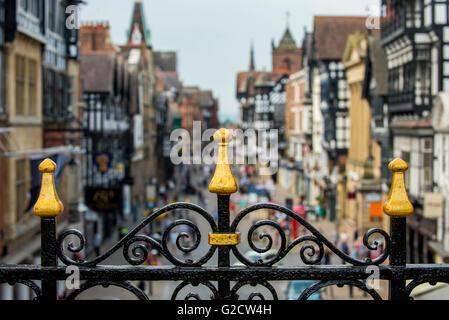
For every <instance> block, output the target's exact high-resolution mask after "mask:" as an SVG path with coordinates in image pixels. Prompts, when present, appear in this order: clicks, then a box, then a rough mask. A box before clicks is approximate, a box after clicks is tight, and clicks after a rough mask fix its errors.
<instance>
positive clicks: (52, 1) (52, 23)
mask: <svg viewBox="0 0 449 320" xmlns="http://www.w3.org/2000/svg"><path fill="white" fill-rule="evenodd" d="M48 6H49V7H48V28H49V29H50V30H51V31H54V32H56V0H49V4H48Z"/></svg>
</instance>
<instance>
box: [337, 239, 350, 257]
mask: <svg viewBox="0 0 449 320" xmlns="http://www.w3.org/2000/svg"><path fill="white" fill-rule="evenodd" d="M339 238H340V244H339V246H338V248H339V249H340V251H341V252H343V253H344V254H345V255H349V247H348V235H347V234H346V233H342V234H340V237H339ZM345 263H346V261H345V260H344V259H342V264H345Z"/></svg>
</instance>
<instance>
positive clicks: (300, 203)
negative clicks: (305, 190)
mask: <svg viewBox="0 0 449 320" xmlns="http://www.w3.org/2000/svg"><path fill="white" fill-rule="evenodd" d="M303 202H304V197H303V196H301V197H300V198H299V199H298V204H297V205H296V206H295V207H294V208H293V212H295V213H296V214H297V215H298V216H300V217H301V218H303V219H304V220H306V219H307V212H306V208H305V207H304V205H303ZM292 228H293V239H296V238H297V237H298V221H296V220H295V219H293V221H292ZM303 229H304V227H303V226H301V232H303Z"/></svg>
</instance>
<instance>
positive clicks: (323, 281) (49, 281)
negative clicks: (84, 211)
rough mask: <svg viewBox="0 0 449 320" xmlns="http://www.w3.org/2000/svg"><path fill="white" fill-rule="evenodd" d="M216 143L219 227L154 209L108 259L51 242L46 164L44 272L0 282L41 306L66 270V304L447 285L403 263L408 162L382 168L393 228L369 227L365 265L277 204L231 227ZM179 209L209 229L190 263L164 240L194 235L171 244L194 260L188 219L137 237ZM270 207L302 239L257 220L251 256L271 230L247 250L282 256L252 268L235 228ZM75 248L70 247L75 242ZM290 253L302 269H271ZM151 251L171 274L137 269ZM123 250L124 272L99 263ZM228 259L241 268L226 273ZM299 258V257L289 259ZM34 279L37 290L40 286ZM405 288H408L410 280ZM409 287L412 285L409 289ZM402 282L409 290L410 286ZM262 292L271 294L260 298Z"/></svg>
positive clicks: (64, 238) (405, 295) (9, 272)
mask: <svg viewBox="0 0 449 320" xmlns="http://www.w3.org/2000/svg"><path fill="white" fill-rule="evenodd" d="M214 138H215V140H216V141H217V142H218V144H219V151H218V161H217V167H216V171H215V175H214V177H213V179H212V181H211V184H210V185H209V190H210V191H211V192H213V193H216V194H217V195H218V219H217V221H215V219H214V218H213V216H212V215H211V214H209V213H208V212H206V211H205V210H204V209H202V208H201V207H199V206H197V205H195V204H190V203H174V204H170V205H167V206H165V207H163V208H161V209H158V210H156V211H155V212H154V213H152V214H151V215H149V216H148V217H147V218H146V219H145V220H143V221H142V222H141V223H140V224H138V225H137V226H136V227H135V228H134V229H133V230H131V231H130V232H129V233H128V234H127V235H126V236H125V237H123V238H122V239H121V240H120V241H119V242H117V243H116V244H115V245H114V246H113V247H112V248H111V249H110V250H109V251H107V252H105V253H104V254H102V255H101V256H98V257H96V258H94V259H93V260H82V259H76V258H74V256H76V255H75V254H76V253H79V252H81V251H82V250H83V248H84V245H85V240H84V237H83V235H82V234H81V232H79V231H77V230H68V231H65V232H63V233H62V234H60V235H59V237H58V238H57V236H56V223H55V217H56V216H57V215H58V214H59V213H60V212H61V211H62V204H61V203H60V201H59V200H58V196H57V194H56V191H55V188H54V178H53V172H54V170H55V168H56V166H55V164H54V163H53V162H52V161H51V160H49V159H47V160H45V161H44V162H43V163H42V164H41V166H40V170H41V171H42V172H43V177H42V181H43V182H42V188H41V195H40V197H39V200H38V201H37V203H36V205H35V208H34V212H35V214H36V215H38V216H39V217H40V218H41V231H42V232H41V239H42V244H41V249H42V250H41V251H42V259H41V263H42V265H0V282H3V283H8V284H10V285H13V284H16V283H19V284H23V285H25V286H28V287H29V288H30V289H31V290H33V291H34V293H35V296H36V299H38V300H56V299H57V292H56V288H57V281H61V280H66V278H67V276H68V275H67V273H66V271H67V268H68V267H69V266H71V267H75V266H76V268H78V270H79V279H80V280H81V281H82V284H81V285H80V287H79V288H78V289H75V290H73V291H71V293H70V294H69V295H68V297H67V299H69V300H70V299H75V298H77V297H78V296H79V295H80V294H81V293H83V292H85V291H86V290H89V289H90V288H93V287H98V286H103V287H107V286H117V287H121V288H123V289H125V290H127V291H129V292H131V293H132V294H134V295H135V296H136V297H137V298H138V299H142V300H147V299H148V296H147V295H146V293H145V292H144V291H143V290H141V289H140V288H138V287H137V286H136V285H134V284H133V281H137V280H141V281H182V282H181V283H180V284H179V285H178V286H177V287H176V288H175V289H174V291H173V293H172V299H179V298H184V299H199V298H200V296H199V294H198V293H195V292H190V293H188V294H186V295H185V296H184V297H181V296H180V293H181V290H183V289H184V288H186V287H187V286H193V287H194V288H195V287H197V286H204V287H205V288H207V289H208V290H209V291H210V297H211V298H212V299H216V300H229V299H239V298H243V299H249V300H251V299H270V298H271V299H278V293H277V292H276V289H275V288H274V287H273V285H272V284H271V283H270V282H272V281H283V280H315V281H316V282H315V283H314V284H313V285H311V286H310V287H309V288H307V289H306V290H304V291H303V292H302V293H301V294H300V295H299V296H298V299H300V300H301V299H307V298H309V297H310V296H311V295H312V294H313V293H314V292H317V291H319V290H320V289H322V288H325V287H328V286H333V285H337V286H344V285H352V286H355V287H358V288H360V289H361V290H363V291H365V292H366V293H368V294H369V295H370V296H371V297H372V298H373V299H381V295H380V294H379V292H378V291H377V289H376V288H372V287H371V286H370V285H369V284H368V282H367V281H366V280H367V278H368V277H370V276H371V274H372V272H371V271H372V270H374V269H376V270H377V277H378V279H380V280H388V282H389V296H388V298H389V299H392V300H406V299H411V298H410V295H411V292H412V290H413V289H414V288H416V287H417V286H419V285H421V284H423V283H430V284H436V283H437V282H446V283H449V265H406V241H405V239H406V237H405V222H406V217H407V215H409V214H411V213H412V212H413V207H412V206H411V204H410V202H409V201H408V197H407V193H406V189H405V184H404V176H403V174H404V171H405V170H407V168H408V166H407V164H406V163H405V162H404V161H402V160H401V159H396V160H394V161H393V162H391V163H390V165H389V168H390V169H391V170H392V171H393V172H394V173H393V181H392V188H391V191H390V195H389V197H388V200H387V202H386V203H385V204H384V211H385V212H386V214H388V215H389V216H390V219H391V224H390V225H391V230H390V233H389V234H388V233H387V232H385V231H383V230H380V229H371V230H369V231H368V232H367V233H366V234H365V235H364V237H363V244H364V245H365V246H366V247H367V248H368V249H370V250H376V249H378V246H379V243H378V242H377V241H370V239H372V238H373V235H374V234H376V235H377V238H379V237H381V238H382V240H383V241H382V242H383V247H382V252H381V254H380V255H379V256H378V257H377V258H375V259H373V260H371V259H368V258H367V259H364V260H361V259H356V258H353V257H351V256H349V255H347V254H345V253H344V252H342V251H341V250H339V249H338V248H337V247H336V246H335V245H334V244H333V243H332V242H331V241H329V240H328V239H326V238H325V237H324V236H323V235H322V234H321V233H320V232H319V231H318V230H317V229H316V228H315V227H313V226H312V225H311V224H310V223H309V222H307V221H306V220H304V219H302V218H301V217H300V216H298V215H297V214H295V213H294V212H293V211H291V210H289V209H287V208H285V207H282V206H279V205H276V204H271V203H268V204H256V205H253V206H250V207H248V208H246V209H244V210H243V211H241V212H240V213H238V214H237V215H236V217H235V218H234V220H233V221H231V219H230V213H229V201H230V194H232V193H233V192H235V191H236V190H237V184H236V182H235V180H234V177H233V176H232V173H231V170H230V166H229V164H228V162H227V161H228V160H227V159H228V157H227V144H228V142H229V140H230V138H231V137H230V134H229V133H228V132H227V131H226V130H224V129H220V130H219V131H218V132H217V133H216V135H215V136H214ZM178 209H183V210H188V211H189V212H191V213H192V215H196V216H198V217H199V218H200V217H201V218H202V219H204V220H205V221H206V225H208V228H209V234H208V241H207V245H208V246H209V248H208V249H206V250H205V251H204V252H205V253H204V254H203V255H202V256H200V257H199V258H196V259H192V258H190V259H180V258H179V257H177V256H176V255H175V254H173V253H172V250H171V249H170V248H169V240H170V239H169V238H170V233H171V232H172V231H173V229H174V228H177V227H179V226H182V225H183V226H185V227H188V228H189V229H190V230H191V234H188V233H185V232H181V233H179V234H178V236H177V238H176V247H177V249H178V250H179V251H180V252H183V253H188V254H189V253H192V252H194V251H195V250H197V249H198V248H199V247H200V245H204V244H205V239H204V235H203V234H202V232H201V230H200V227H199V226H198V225H197V224H196V223H194V222H193V219H178V220H176V221H174V222H172V223H171V224H170V225H169V226H168V227H167V228H166V229H165V231H164V232H163V235H162V238H161V239H155V238H152V237H151V236H148V235H146V234H142V233H140V232H141V231H142V230H143V229H144V228H145V227H146V226H148V225H150V224H152V223H155V222H156V221H157V220H158V217H161V216H163V215H164V214H166V213H170V212H173V211H175V210H178ZM261 209H269V210H274V211H278V212H280V213H283V214H285V215H287V216H288V217H290V218H291V219H294V220H296V221H297V222H298V224H300V225H302V226H303V227H304V228H305V229H306V230H307V231H308V233H305V235H302V236H299V237H298V238H296V239H294V240H292V241H289V237H288V236H287V235H286V233H285V232H284V230H283V229H282V227H281V226H280V225H279V224H278V223H277V222H276V221H273V220H268V219H267V220H260V221H256V222H255V223H254V224H253V225H252V226H251V227H250V228H249V230H248V232H247V234H245V235H244V237H242V238H243V241H247V243H248V245H249V247H250V248H251V249H252V250H254V251H256V252H258V253H261V254H262V253H265V252H268V250H272V249H273V248H274V245H273V244H274V241H275V239H273V237H272V235H271V234H270V233H269V232H259V233H258V238H259V239H262V240H264V239H265V243H267V245H266V246H265V247H259V246H258V245H257V244H256V243H255V242H254V240H253V239H254V235H255V234H256V233H257V231H258V230H259V231H260V230H263V229H266V228H273V229H274V230H275V231H276V232H277V233H278V239H279V240H280V241H278V242H279V248H278V249H276V250H275V251H276V253H275V254H274V255H272V256H271V258H268V259H266V260H263V259H261V260H257V261H252V260H249V259H248V258H247V257H245V255H244V254H243V253H242V252H240V249H239V246H238V244H239V243H240V242H241V234H240V233H239V231H238V230H241V228H239V226H240V224H241V222H242V220H243V219H244V218H245V217H247V216H248V215H249V214H250V213H252V212H254V211H257V210H261ZM188 237H190V239H193V241H192V242H191V243H190V244H188V245H185V243H183V240H185V239H186V238H188ZM75 240H76V241H75ZM294 247H298V248H299V254H298V262H301V265H298V266H291V267H278V266H274V265H275V264H276V263H277V262H279V261H281V260H282V259H284V258H285V256H286V255H287V254H288V253H290V252H291V251H292V249H293V248H294ZM325 247H327V248H328V249H329V250H330V251H331V252H333V253H334V254H335V255H337V256H338V257H340V258H341V259H342V260H343V261H344V262H345V263H347V264H344V265H334V266H324V265H321V262H322V260H323V256H324V253H325ZM152 249H157V250H158V251H159V252H160V253H161V254H162V255H163V256H164V257H165V258H166V259H167V260H168V261H169V262H170V263H172V264H173V265H172V266H153V265H144V263H145V261H146V259H147V257H148V255H149V253H150V251H151V250H152ZM119 250H122V251H123V257H124V258H125V259H126V261H127V262H128V263H129V266H127V265H124V266H110V265H101V263H102V262H104V261H105V260H106V259H107V258H108V257H110V256H111V255H112V254H114V253H116V252H118V251H119ZM216 251H218V263H217V264H216V265H215V266H210V265H206V263H208V262H211V258H212V257H213V256H214V254H215V252H216ZM231 251H232V255H234V256H235V258H236V259H237V260H238V261H240V262H241V263H242V264H243V265H244V266H231ZM295 254H296V253H295ZM58 260H59V265H58ZM39 280H41V281H42V282H41V286H40V287H39V285H38V281H39ZM409 280H411V281H409ZM408 281H409V282H408ZM407 282H408V284H407ZM257 285H260V286H262V287H264V288H265V289H266V290H265V294H263V293H261V292H252V293H251V294H249V295H248V296H247V297H242V296H240V295H239V290H240V289H241V288H242V287H245V286H252V287H255V286H257ZM266 292H269V293H270V295H271V297H270V296H266Z"/></svg>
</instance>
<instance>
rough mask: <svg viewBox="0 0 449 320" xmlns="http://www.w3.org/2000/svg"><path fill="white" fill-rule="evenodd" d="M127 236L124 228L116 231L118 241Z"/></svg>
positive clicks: (126, 230)
mask: <svg viewBox="0 0 449 320" xmlns="http://www.w3.org/2000/svg"><path fill="white" fill-rule="evenodd" d="M127 234H128V229H127V228H125V227H124V226H120V227H119V229H118V236H119V240H122V239H123V238H124V237H125V236H126V235H127Z"/></svg>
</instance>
